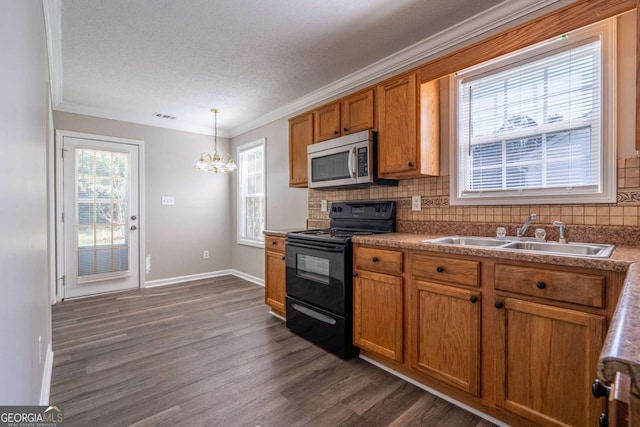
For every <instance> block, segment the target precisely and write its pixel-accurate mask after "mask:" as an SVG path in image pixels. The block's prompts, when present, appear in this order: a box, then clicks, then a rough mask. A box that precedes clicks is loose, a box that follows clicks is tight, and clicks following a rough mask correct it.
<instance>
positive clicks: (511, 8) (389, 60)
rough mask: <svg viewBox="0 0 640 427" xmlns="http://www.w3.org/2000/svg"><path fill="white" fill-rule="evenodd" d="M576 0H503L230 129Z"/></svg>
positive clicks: (283, 113) (261, 121)
mask: <svg viewBox="0 0 640 427" xmlns="http://www.w3.org/2000/svg"><path fill="white" fill-rule="evenodd" d="M573 1H574V0H534V1H532V0H505V1H503V2H502V3H500V4H498V5H496V6H494V7H492V8H490V9H487V10H486V11H484V12H482V13H479V14H478V15H475V16H472V17H471V18H468V19H466V20H464V21H462V22H460V23H459V24H456V25H454V26H452V27H449V28H447V29H445V30H443V31H441V32H439V33H437V34H435V35H433V36H431V37H428V38H426V39H424V40H422V41H420V42H418V43H415V44H413V45H411V46H409V47H407V48H405V49H403V50H400V51H398V52H396V53H394V54H392V55H389V56H387V57H386V58H383V59H381V60H380V61H377V62H374V63H373V64H371V65H369V66H367V67H364V68H362V69H360V70H358V71H356V72H355V73H352V74H349V75H348V76H346V77H344V78H341V79H339V80H336V81H335V82H333V83H330V84H328V85H326V86H324V87H322V88H320V89H317V90H315V91H313V92H311V93H309V94H307V95H305V96H303V97H301V98H298V99H297V100H295V101H293V102H290V103H288V104H285V105H283V106H282V107H280V108H277V109H275V110H273V111H272V112H270V113H268V114H265V115H263V116H261V117H258V118H257V119H255V120H252V121H250V122H248V123H246V124H244V125H241V126H238V127H235V128H233V129H231V130H230V132H229V133H230V135H231V137H232V138H234V137H236V136H238V135H242V134H243V133H246V132H248V131H250V130H253V129H256V128H258V127H260V126H263V125H266V124H267V123H271V122H272V121H274V120H278V119H280V118H283V117H287V116H291V115H294V114H295V113H296V112H299V111H302V110H306V109H309V108H312V107H314V106H317V105H319V104H321V103H323V102H326V101H329V100H331V99H332V98H336V97H338V96H341V95H345V94H346V93H347V92H348V91H351V90H353V89H356V88H358V87H362V86H365V85H368V84H372V83H374V82H375V81H376V80H381V79H382V78H384V77H387V76H389V75H390V74H391V73H394V72H396V71H399V70H402V69H407V68H411V67H412V66H417V65H419V64H420V63H422V62H425V60H426V59H428V58H431V57H434V56H436V55H438V54H441V53H444V52H445V51H447V50H448V49H451V48H454V47H461V45H462V44H463V43H465V42H469V41H470V40H473V39H474V38H475V37H478V36H481V35H483V34H486V33H488V32H490V31H492V30H495V29H497V28H500V27H501V26H503V25H506V24H509V23H512V22H514V21H516V20H518V19H520V18H523V17H525V16H527V15H530V14H532V13H535V12H537V11H539V10H541V9H544V8H547V7H549V6H553V5H557V6H558V7H560V6H563V5H566V4H569V3H571V2H573Z"/></svg>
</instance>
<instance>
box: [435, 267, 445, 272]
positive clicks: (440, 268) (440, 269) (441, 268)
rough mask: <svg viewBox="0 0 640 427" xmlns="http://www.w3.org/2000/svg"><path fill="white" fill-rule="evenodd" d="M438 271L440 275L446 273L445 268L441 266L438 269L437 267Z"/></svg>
mask: <svg viewBox="0 0 640 427" xmlns="http://www.w3.org/2000/svg"><path fill="white" fill-rule="evenodd" d="M436 271H437V272H438V273H442V272H443V271H444V267H443V266H441V265H439V266H437V267H436Z"/></svg>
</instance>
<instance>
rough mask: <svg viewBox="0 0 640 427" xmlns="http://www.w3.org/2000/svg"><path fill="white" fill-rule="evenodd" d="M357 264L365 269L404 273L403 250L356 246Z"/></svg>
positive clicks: (355, 256)
mask: <svg viewBox="0 0 640 427" xmlns="http://www.w3.org/2000/svg"><path fill="white" fill-rule="evenodd" d="M354 259H355V266H356V268H361V269H363V270H370V271H379V272H382V273H389V274H396V275H400V274H402V252H400V251H390V250H385V249H378V248H363V247H359V246H358V247H356V248H355V255H354Z"/></svg>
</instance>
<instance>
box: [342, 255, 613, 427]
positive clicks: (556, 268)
mask: <svg viewBox="0 0 640 427" xmlns="http://www.w3.org/2000/svg"><path fill="white" fill-rule="evenodd" d="M354 251H355V253H354V260H356V267H355V270H356V272H357V277H355V278H354V343H355V344H356V345H357V346H359V347H360V348H361V349H362V352H363V354H364V355H366V356H368V357H370V358H372V359H374V360H376V361H377V362H380V363H383V364H385V365H387V366H388V367H389V368H391V369H393V370H395V371H397V372H399V373H402V374H403V375H406V376H408V377H411V378H413V379H414V380H416V381H419V382H422V383H423V384H425V385H427V386H429V387H432V388H434V389H436V390H439V391H441V392H444V393H445V394H447V395H449V396H451V397H452V398H454V399H456V400H458V401H460V402H463V403H465V404H468V405H470V406H472V407H475V408H477V409H479V410H481V411H483V412H486V413H487V414H489V415H491V416H493V417H496V418H498V419H501V420H504V421H506V422H508V423H509V424H512V425H519V426H539V425H542V426H580V427H582V426H597V425H598V420H599V417H600V414H601V413H602V412H603V411H604V410H605V402H604V399H600V400H598V399H595V398H594V397H593V396H592V395H591V383H592V381H593V379H594V378H595V377H596V371H597V362H598V357H599V354H600V350H601V348H602V345H603V342H604V337H605V334H606V327H607V321H608V320H610V318H611V316H612V315H613V312H614V310H615V306H616V303H617V300H618V296H619V294H620V290H621V288H622V285H623V283H624V278H625V273H623V272H614V271H609V270H600V269H596V268H581V267H568V266H560V265H553V264H544V263H538V262H524V261H517V260H508V261H507V260H505V259H498V258H491V257H486V258H485V257H476V256H470V255H458V254H450V253H446V254H445V253H440V252H430V251H423V250H403V251H400V250H398V248H397V247H396V248H393V247H385V246H383V245H380V246H379V247H378V246H374V245H362V246H360V245H358V244H357V243H356V244H355V247H354ZM374 258H375V261H374ZM396 259H397V260H396ZM394 260H396V261H394ZM363 268H364V269H363ZM462 271H464V274H463V273H461V272H462ZM569 290H571V291H569Z"/></svg>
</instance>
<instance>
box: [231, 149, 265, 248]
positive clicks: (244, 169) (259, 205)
mask: <svg viewBox="0 0 640 427" xmlns="http://www.w3.org/2000/svg"><path fill="white" fill-rule="evenodd" d="M237 159H238V178H239V179H238V184H239V185H238V243H244V244H249V245H257V246H262V245H263V244H264V235H263V234H262V232H263V231H264V226H265V170H264V163H265V162H264V160H265V159H264V139H260V140H258V141H255V142H253V143H250V144H246V145H243V146H241V147H238V155H237Z"/></svg>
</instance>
